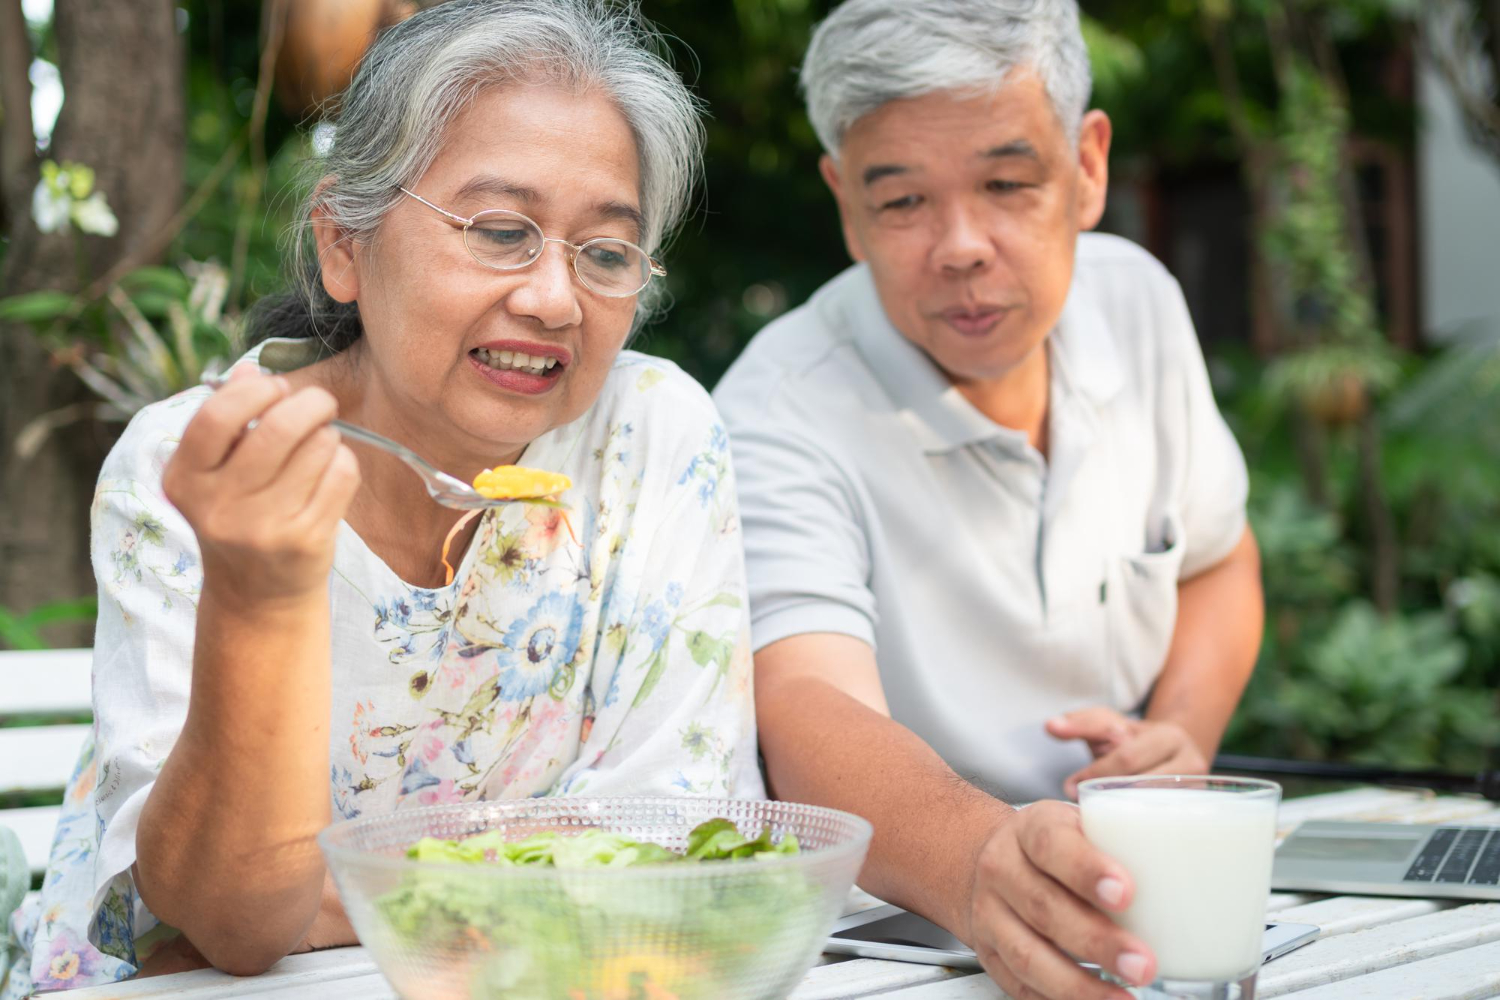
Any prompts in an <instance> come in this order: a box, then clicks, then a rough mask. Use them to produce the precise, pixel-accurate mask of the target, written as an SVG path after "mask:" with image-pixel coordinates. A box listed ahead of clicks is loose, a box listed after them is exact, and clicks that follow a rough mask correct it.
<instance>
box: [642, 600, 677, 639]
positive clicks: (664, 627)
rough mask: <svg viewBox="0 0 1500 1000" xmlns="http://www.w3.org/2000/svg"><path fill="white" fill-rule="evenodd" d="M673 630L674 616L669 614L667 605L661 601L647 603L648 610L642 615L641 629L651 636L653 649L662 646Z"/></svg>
mask: <svg viewBox="0 0 1500 1000" xmlns="http://www.w3.org/2000/svg"><path fill="white" fill-rule="evenodd" d="M671 630H672V618H671V616H670V615H668V614H667V608H666V606H665V605H664V604H662V602H661V601H652V602H651V603H650V604H648V605H646V611H645V613H644V614H643V615H641V631H642V632H644V633H646V634H647V635H649V636H650V637H651V648H652V649H653V650H657V649H660V648H661V644H662V643H664V642H666V641H667V633H668V632H670V631H671Z"/></svg>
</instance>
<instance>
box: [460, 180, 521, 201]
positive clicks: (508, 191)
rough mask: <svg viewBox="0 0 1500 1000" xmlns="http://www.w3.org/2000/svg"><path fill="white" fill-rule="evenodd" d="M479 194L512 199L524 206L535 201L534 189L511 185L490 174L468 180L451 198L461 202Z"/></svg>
mask: <svg viewBox="0 0 1500 1000" xmlns="http://www.w3.org/2000/svg"><path fill="white" fill-rule="evenodd" d="M481 194H489V195H497V196H499V197H501V198H514V199H516V200H517V201H521V202H525V203H526V204H531V203H533V202H535V201H536V200H537V192H536V189H535V188H529V187H526V186H525V185H524V184H512V183H511V182H510V181H508V180H506V179H505V178H503V177H496V176H494V175H492V174H481V175H480V176H478V177H472V178H470V179H469V181H468V182H467V183H466V184H464V186H463V187H461V188H459V189H458V193H457V194H455V195H454V196H453V197H454V198H455V199H456V200H459V201H462V200H464V199H465V198H472V197H474V196H475V195H481Z"/></svg>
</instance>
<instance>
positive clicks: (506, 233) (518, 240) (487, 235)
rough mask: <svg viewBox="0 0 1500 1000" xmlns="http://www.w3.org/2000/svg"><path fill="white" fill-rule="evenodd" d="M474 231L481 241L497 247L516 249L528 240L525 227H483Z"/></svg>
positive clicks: (528, 235)
mask: <svg viewBox="0 0 1500 1000" xmlns="http://www.w3.org/2000/svg"><path fill="white" fill-rule="evenodd" d="M474 231H475V232H476V233H478V234H479V235H480V238H481V239H483V240H485V241H486V242H488V243H493V244H494V245H495V246H498V247H518V246H521V245H523V244H524V243H526V241H527V240H528V239H530V233H529V232H528V231H527V229H526V227H525V226H485V227H483V228H480V227H475V229H474Z"/></svg>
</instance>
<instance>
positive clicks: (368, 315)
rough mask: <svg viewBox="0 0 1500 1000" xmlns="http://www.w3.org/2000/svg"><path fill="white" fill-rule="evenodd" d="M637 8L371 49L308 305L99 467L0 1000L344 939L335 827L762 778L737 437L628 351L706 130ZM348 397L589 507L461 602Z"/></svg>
mask: <svg viewBox="0 0 1500 1000" xmlns="http://www.w3.org/2000/svg"><path fill="white" fill-rule="evenodd" d="M620 10H621V9H620V8H617V7H612V6H610V5H607V4H604V3H602V2H593V0H509V2H502V0H493V2H483V0H453V2H450V3H446V4H442V5H439V6H435V7H432V8H429V9H427V10H426V11H424V12H422V13H420V14H417V15H416V16H414V17H412V18H411V19H410V20H408V21H406V22H404V23H403V24H401V25H400V26H399V27H396V28H394V29H392V30H391V31H389V32H388V33H387V34H385V35H384V36H382V37H381V38H380V39H379V41H378V42H377V43H376V44H375V46H374V48H373V49H372V50H371V51H370V52H369V54H368V56H367V57H366V59H365V61H364V63H363V65H362V67H361V68H360V71H359V74H358V76H357V78H356V79H355V81H354V82H353V84H352V85H351V88H350V90H349V91H348V93H347V94H346V96H345V97H344V99H343V101H342V104H341V110H340V111H339V114H338V118H337V122H336V128H337V130H336V133H335V135H336V138H335V140H334V143H333V147H332V149H331V151H330V152H329V153H328V155H327V160H326V162H325V163H323V164H321V167H320V173H321V174H322V180H321V182H320V183H318V185H317V187H316V190H315V192H314V193H313V195H312V196H311V198H310V201H309V205H308V211H309V220H310V230H311V234H312V237H313V239H314V240H315V244H316V256H315V258H313V260H314V268H313V270H314V272H315V274H316V279H317V285H316V287H315V288H313V289H311V296H310V298H309V299H307V300H304V301H303V302H302V303H301V304H300V305H298V306H297V307H296V308H290V307H288V306H286V305H283V306H282V307H281V308H279V309H277V310H273V311H272V312H271V313H269V314H267V315H268V317H269V318H268V320H267V322H268V324H269V327H270V329H269V331H268V332H270V333H272V334H274V335H275V336H273V337H272V339H268V340H265V341H264V342H263V343H261V345H260V346H259V347H258V348H256V349H255V350H254V351H252V352H251V353H250V354H249V355H248V356H247V357H248V361H250V362H253V364H242V365H240V366H239V367H238V368H237V369H236V371H235V373H234V377H233V378H232V379H231V380H230V381H229V382H228V384H227V385H226V386H225V387H224V388H222V389H220V390H219V391H217V392H214V391H211V390H209V389H207V388H202V389H195V390H191V391H189V392H186V393H183V394H181V395H179V396H177V397H175V398H173V399H170V400H167V401H165V402H163V403H160V404H157V405H155V406H152V407H149V408H147V409H146V410H144V411H142V413H141V414H140V415H139V416H138V417H137V418H136V419H135V420H134V421H133V422H132V423H131V425H130V427H129V429H128V430H127V431H126V433H125V435H124V437H123V438H122V439H121V441H120V443H119V445H118V446H117V447H116V448H115V449H114V451H113V453H112V454H111V455H110V457H109V460H108V462H107V463H106V466H105V468H104V471H103V474H102V477H101V479H100V482H99V489H98V496H97V499H96V501H95V505H94V539H93V558H94V568H95V572H96V573H97V575H98V579H99V585H100V602H99V603H100V623H99V631H98V639H97V644H96V654H95V664H94V671H95V678H96V685H95V698H94V700H95V712H96V717H97V739H96V743H95V745H94V746H93V747H92V748H91V749H90V750H89V751H87V752H86V754H85V756H84V758H83V760H82V763H81V765H80V767H79V770H78V773H77V774H76V776H75V777H74V779H73V782H72V786H71V788H70V789H69V792H68V798H67V801H68V803H69V806H68V808H67V810H66V811H65V815H64V817H63V819H62V824H61V827H60V829H59V831H58V836H57V840H56V846H55V848H54V850H53V855H52V859H51V863H50V866H49V870H48V874H47V878H46V884H45V888H44V889H43V892H42V897H41V901H40V904H41V905H40V907H39V908H37V909H34V910H32V911H29V912H25V913H23V914H22V915H20V916H19V917H18V918H17V919H16V921H15V924H16V929H17V932H18V936H19V938H20V942H19V943H20V944H21V945H22V946H23V948H24V951H25V953H24V954H23V955H22V957H21V958H20V959H19V960H18V961H16V962H15V963H14V965H13V967H12V969H11V970H10V977H9V984H8V987H7V992H6V993H5V995H6V996H7V997H16V996H24V995H26V994H28V993H29V992H30V991H31V990H33V989H36V990H43V991H45V990H53V989H58V988H65V987H71V986H79V985H83V984H87V983H98V982H102V981H110V980H115V979H119V978H123V977H126V976H130V975H134V974H136V973H138V972H142V973H146V972H157V971H166V970H168V969H175V968H182V967H186V966H189V965H192V964H202V963H204V962H205V961H206V962H208V963H212V964H213V965H215V966H217V967H219V968H221V969H224V970H227V971H229V972H233V973H237V974H251V973H256V972H258V971H260V970H263V969H265V968H266V967H267V966H269V965H270V964H272V963H273V962H275V961H276V960H277V959H278V958H280V957H281V956H283V955H285V954H287V953H288V952H291V951H295V950H298V949H306V948H310V947H320V946H327V945H331V944H343V943H351V942H352V940H353V935H352V932H351V930H350V928H349V926H348V923H347V921H346V920H345V918H344V916H343V913H342V910H341V909H340V907H339V903H338V900H337V898H336V896H335V895H334V893H333V892H332V891H331V888H330V883H329V881H328V879H327V877H326V874H325V871H324V868H323V865H322V863H321V860H320V858H319V855H318V852H317V850H316V847H315V846H314V843H313V840H312V838H313V836H314V834H316V833H317V832H318V831H319V830H320V829H321V828H323V827H324V826H326V825H327V824H328V822H329V821H330V819H338V818H340V817H353V816H359V815H370V814H379V813H386V812H390V811H392V810H396V809H402V808H408V807H412V806H417V805H423V804H430V803H438V802H451V801H457V800H460V799H479V798H502V797H503V798H511V797H520V796H536V795H562V794H576V793H588V794H620V793H655V794H663V793H682V792H695V793H711V794H715V795H725V796H741V797H755V796H759V795H761V794H762V787H761V783H760V778H759V772H758V770H757V766H756V753H755V733H754V723H753V712H752V696H751V686H750V676H749V655H748V646H747V642H748V631H747V622H746V618H745V615H746V611H745V608H746V604H745V600H744V582H743V568H742V557H741V548H740V540H739V536H738V520H737V513H736V506H735V499H734V497H735V493H734V489H733V487H732V484H731V480H730V477H729V473H728V460H727V454H726V442H725V435H724V431H723V429H722V428H721V427H720V425H719V424H718V422H717V420H716V417H715V413H714V409H713V407H712V404H711V403H710V401H709V399H708V397H707V395H706V394H705V393H704V392H703V391H702V390H701V389H700V388H699V387H698V386H697V385H696V384H694V383H693V382H692V381H691V380H690V379H688V378H687V377H686V376H684V375H683V374H682V373H681V372H679V371H678V370H677V369H676V368H674V367H672V366H671V365H669V364H666V363H664V362H660V361H655V360H652V359H649V358H646V357H643V356H641V355H638V354H633V353H630V352H623V351H622V350H621V347H622V344H623V343H624V341H625V340H626V338H627V337H628V336H629V334H630V332H631V330H632V328H633V325H634V324H636V323H637V322H638V320H639V319H640V318H641V316H642V315H643V314H644V312H645V311H646V309H647V308H648V305H649V301H650V299H649V292H650V290H651V285H650V282H651V279H652V277H653V275H658V274H661V273H663V272H662V269H661V267H660V265H658V264H657V263H656V262H655V261H654V260H652V259H651V258H650V257H649V256H648V254H649V252H650V251H651V250H652V249H653V248H655V247H657V246H659V245H660V243H661V241H662V238H663V234H664V233H666V232H667V231H668V230H669V229H670V228H671V227H672V225H673V224H674V223H675V222H676V221H677V220H678V219H679V217H680V215H681V213H682V212H683V209H684V206H685V205H686V203H687V199H688V193H689V189H690V182H691V180H692V176H693V172H694V169H695V167H696V164H697V159H698V154H699V136H700V126H699V122H698V120H697V117H696V108H695V105H694V102H693V100H692V98H691V97H690V96H689V94H688V92H687V91H686V89H685V88H684V87H683V85H682V83H681V81H680V80H679V78H678V77H677V76H676V74H675V73H674V72H673V71H672V70H671V68H670V67H669V66H667V65H666V64H665V63H664V62H662V61H661V60H660V59H659V58H658V57H657V56H655V55H653V54H652V51H653V50H652V48H651V43H652V41H653V39H652V37H651V36H650V35H649V34H648V33H647V31H646V29H645V28H644V27H643V26H641V25H640V24H639V23H638V22H636V21H634V20H633V19H631V18H630V17H629V16H628V15H627V14H624V13H621V12H620ZM335 415H338V416H339V417H341V418H343V419H345V420H348V421H351V422H353V423H357V424H360V425H363V426H365V427H367V428H370V429H372V430H375V431H378V432H380V433H382V434H385V435H387V436H389V437H392V438H394V439H396V440H398V441H401V442H403V443H405V444H407V445H409V446H410V447H411V448H413V449H415V450H416V451H418V452H420V453H421V454H422V455H423V456H425V457H426V458H427V459H428V460H429V461H431V462H432V463H433V464H434V465H436V466H437V467H439V468H441V469H444V470H446V471H448V472H450V473H452V474H454V475H457V476H459V477H463V478H468V477H472V476H473V475H474V474H476V473H477V472H479V471H480V470H482V469H484V468H486V467H488V466H494V465H498V464H501V463H509V462H513V461H517V460H519V461H522V462H523V463H524V464H526V465H529V466H534V467H539V468H543V469H548V470H552V471H557V472H561V473H565V474H567V475H568V476H570V477H571V478H572V481H573V486H572V488H571V489H570V490H569V491H568V492H566V493H565V494H564V495H563V499H564V500H565V502H566V503H567V505H568V507H569V508H570V509H571V512H572V516H571V519H570V523H565V522H564V521H563V520H562V518H561V517H560V516H559V513H558V512H557V511H555V510H551V509H548V508H544V507H533V508H528V507H526V506H522V505H512V506H508V507H505V508H503V509H500V510H493V511H490V512H488V513H487V514H485V516H483V517H482V518H480V519H478V520H477V521H474V522H472V523H469V524H467V525H465V526H464V527H463V528H462V529H461V530H460V531H459V533H458V536H457V538H456V539H455V542H454V545H455V551H456V552H457V553H461V557H459V556H456V557H455V561H456V564H457V571H456V574H455V575H454V576H453V579H452V582H445V577H446V574H445V572H444V569H443V566H442V562H441V560H440V558H439V554H440V552H441V550H442V548H443V543H444V538H445V536H447V535H448V533H449V532H450V530H451V529H453V527H454V525H455V523H456V521H457V519H458V518H459V517H460V515H461V512H460V511H455V510H450V509H447V508H444V507H441V506H438V505H437V504H435V503H434V502H433V501H432V500H431V499H429V498H428V496H427V494H426V493H425V491H424V490H423V488H422V484H421V483H420V482H419V481H418V479H417V478H416V477H415V476H414V475H412V473H411V472H410V471H409V470H408V469H406V468H405V467H404V466H402V465H401V464H400V463H399V462H397V461H396V460H395V459H392V458H390V457H389V456H387V455H385V454H384V453H376V452H372V451H368V450H358V451H356V450H351V449H350V448H349V447H348V445H347V444H345V443H341V440H340V435H339V434H338V432H337V431H335V430H334V429H333V428H332V427H330V425H329V421H330V420H331V419H332V418H333V417H334V416H335ZM690 640H691V644H690Z"/></svg>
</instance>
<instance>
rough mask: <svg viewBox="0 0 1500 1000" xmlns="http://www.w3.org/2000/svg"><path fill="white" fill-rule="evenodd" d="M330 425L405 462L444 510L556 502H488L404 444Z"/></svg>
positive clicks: (215, 380) (211, 381)
mask: <svg viewBox="0 0 1500 1000" xmlns="http://www.w3.org/2000/svg"><path fill="white" fill-rule="evenodd" d="M228 382H229V377H228V375H205V376H203V384H204V385H206V386H208V387H209V388H211V389H219V388H221V387H223V386H224V385H226V384H227V383H228ZM329 423H330V424H331V425H332V426H334V427H336V428H338V430H339V433H341V434H343V435H344V437H346V438H348V439H349V440H351V441H358V442H360V443H361V444H367V445H369V446H370V447H372V448H379V449H380V450H381V451H384V452H388V453H390V454H392V455H395V456H396V457H397V458H399V459H401V461H403V462H405V463H406V465H407V467H408V468H410V469H411V470H412V471H413V472H415V473H416V474H417V475H419V476H421V477H422V485H423V486H425V487H426V488H427V495H428V496H430V497H432V499H434V500H436V501H437V502H438V503H440V504H442V505H443V506H444V507H452V508H453V509H454V510H485V509H487V508H489V507H504V506H506V505H507V504H513V503H538V502H540V503H543V504H545V505H547V506H552V505H553V504H554V503H555V501H549V500H540V501H538V500H496V499H491V498H490V497H487V496H484V495H483V494H482V493H480V492H479V491H478V490H476V489H474V487H472V486H470V485H469V484H468V483H466V482H464V481H463V480H462V479H459V478H458V477H457V476H450V475H449V474H448V473H446V472H444V471H442V470H441V469H436V468H433V466H432V465H431V464H430V463H429V462H428V461H427V460H426V459H424V458H423V457H422V456H421V455H418V454H417V453H416V452H414V451H412V450H411V449H410V448H408V447H406V446H405V445H401V444H397V443H396V442H394V441H392V440H391V439H390V438H388V437H384V436H382V435H380V434H376V433H375V432H374V431H370V430H366V429H365V428H363V427H360V426H358V425H356V424H351V423H348V422H347V421H343V420H331V421H329ZM255 424H256V421H254V420H252V421H250V423H249V424H248V426H249V427H250V428H252V429H253V428H254V427H255Z"/></svg>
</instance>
